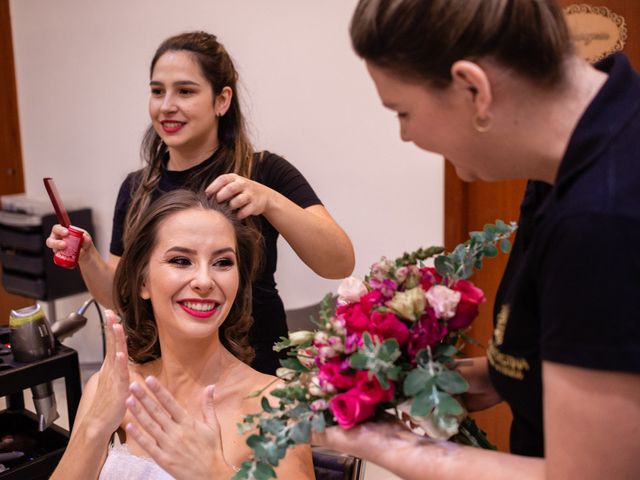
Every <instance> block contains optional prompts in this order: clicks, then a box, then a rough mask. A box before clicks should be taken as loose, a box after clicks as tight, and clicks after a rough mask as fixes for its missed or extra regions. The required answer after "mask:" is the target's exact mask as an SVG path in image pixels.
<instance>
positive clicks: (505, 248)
mask: <svg viewBox="0 0 640 480" xmlns="http://www.w3.org/2000/svg"><path fill="white" fill-rule="evenodd" d="M500 250H502V252H503V253H509V252H510V251H511V242H510V241H509V239H508V238H503V239H502V240H500Z"/></svg>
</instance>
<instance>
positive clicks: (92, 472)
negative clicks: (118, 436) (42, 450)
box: [50, 419, 111, 480]
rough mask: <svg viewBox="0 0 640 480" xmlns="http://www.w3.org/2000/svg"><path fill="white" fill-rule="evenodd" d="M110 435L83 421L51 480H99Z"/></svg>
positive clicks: (72, 437)
mask: <svg viewBox="0 0 640 480" xmlns="http://www.w3.org/2000/svg"><path fill="white" fill-rule="evenodd" d="M87 420H88V419H87ZM110 435H111V434H110V433H108V432H105V431H104V429H102V430H101V429H99V428H97V427H95V426H93V425H91V422H90V421H82V422H81V424H80V425H78V429H77V430H76V431H74V433H73V435H72V436H71V439H70V440H69V444H68V445H67V448H66V450H65V452H64V455H63V456H62V459H60V463H58V466H57V467H56V469H55V471H54V472H53V475H52V476H51V477H50V480H68V479H70V478H82V479H87V480H89V479H97V478H98V476H99V475H100V471H101V470H102V466H103V464H104V460H105V458H106V455H107V447H108V444H109V438H110Z"/></svg>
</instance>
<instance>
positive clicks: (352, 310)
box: [336, 303, 370, 333]
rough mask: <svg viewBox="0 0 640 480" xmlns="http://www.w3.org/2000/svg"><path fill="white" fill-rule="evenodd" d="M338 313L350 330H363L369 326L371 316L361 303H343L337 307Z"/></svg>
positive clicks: (351, 331)
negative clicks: (363, 309)
mask: <svg viewBox="0 0 640 480" xmlns="http://www.w3.org/2000/svg"><path fill="white" fill-rule="evenodd" d="M336 313H337V315H338V316H339V317H340V318H342V319H343V320H344V324H345V327H346V329H347V331H348V332H350V333H353V332H363V331H365V330H366V329H367V328H368V327H369V323H370V322H369V317H368V316H367V315H366V314H365V313H364V312H363V311H362V306H361V305H360V304H359V303H350V304H348V305H342V306H340V307H338V308H337V309H336Z"/></svg>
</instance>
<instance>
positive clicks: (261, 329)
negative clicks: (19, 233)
mask: <svg viewBox="0 0 640 480" xmlns="http://www.w3.org/2000/svg"><path fill="white" fill-rule="evenodd" d="M237 83H238V73H237V71H236V69H235V66H234V64H233V61H232V60H231V57H230V56H229V54H228V53H227V51H226V49H225V48H224V46H223V45H222V44H221V43H220V42H219V41H218V40H217V38H216V37H215V36H214V35H211V34H209V33H206V32H190V33H184V34H181V35H176V36H174V37H171V38H168V39H167V40H165V41H164V42H163V43H162V44H161V45H160V46H159V47H158V50H157V51H156V53H155V55H154V57H153V60H152V61H151V69H150V83H149V85H150V96H149V115H150V117H151V126H150V127H149V129H148V130H147V132H146V134H145V136H144V140H143V142H142V156H143V159H144V162H145V166H144V168H142V169H141V170H138V171H136V172H133V173H131V174H129V176H128V177H127V178H126V180H125V181H124V182H123V184H122V186H121V187H120V192H119V194H118V199H117V201H116V207H115V213H114V219H113V229H112V237H111V246H110V255H109V259H108V261H106V262H105V260H104V259H103V258H102V257H101V255H100V253H99V252H98V251H97V249H96V248H95V246H94V245H93V243H92V241H91V238H90V237H89V235H87V234H85V238H84V243H83V247H82V251H81V253H80V259H79V265H80V270H81V271H82V275H83V278H84V280H85V282H86V284H87V287H88V288H89V291H90V292H91V294H92V295H93V296H94V297H95V298H96V299H97V300H98V301H99V302H100V303H101V304H102V305H104V306H106V307H111V306H113V299H112V291H111V284H112V279H113V273H114V271H115V268H116V266H117V264H118V261H119V259H120V257H121V256H122V255H123V253H124V242H125V239H126V236H127V233H128V231H129V230H130V226H131V225H132V224H134V223H135V222H136V221H137V220H138V219H139V217H140V216H141V215H142V214H143V212H144V211H145V208H146V207H147V206H148V205H149V204H150V203H151V202H152V201H153V200H155V199H156V198H158V197H160V196H161V195H162V194H164V193H166V192H168V191H171V190H174V189H176V188H189V189H192V190H194V191H203V190H206V192H207V193H208V194H209V195H213V196H215V197H216V199H217V200H218V201H220V202H228V203H229V205H230V206H231V207H232V208H233V209H234V210H235V211H236V213H237V215H238V217H239V218H240V219H244V218H247V219H249V220H252V221H253V223H255V225H256V226H257V228H258V229H259V230H260V231H261V233H262V236H263V238H264V261H263V265H262V268H261V270H260V273H259V275H258V277H257V278H256V281H255V282H256V283H255V285H254V288H253V292H254V293H253V317H254V320H255V323H254V327H253V329H252V330H251V334H250V341H251V344H252V346H253V347H254V348H255V350H256V359H255V361H254V366H255V367H256V368H257V369H259V370H260V371H263V372H268V373H274V372H275V370H276V368H277V367H278V366H279V363H278V357H277V356H276V354H275V353H274V352H273V348H272V347H273V344H274V342H276V341H278V339H279V338H280V337H281V336H286V334H287V325H286V319H285V312H284V306H283V304H282V300H281V299H280V296H279V295H278V291H277V288H276V282H275V279H274V273H275V271H276V263H277V239H278V236H279V235H280V234H282V236H283V237H284V238H285V239H286V240H287V242H288V243H289V244H290V245H291V246H292V248H293V250H294V251H295V252H296V253H297V255H298V256H299V257H300V258H301V259H302V261H304V262H305V263H306V264H307V265H308V266H309V267H310V268H311V269H312V270H313V271H314V272H315V273H317V274H318V275H320V276H323V277H326V278H342V277H345V276H348V275H349V274H350V273H351V271H352V270H353V267H354V262H355V260H354V254H353V247H352V245H351V242H350V240H349V238H348V237H347V235H346V234H345V233H344V231H343V230H342V229H341V228H340V227H339V226H338V224H337V223H336V222H335V221H334V220H333V219H332V218H331V215H330V214H329V212H328V211H327V209H326V208H325V207H324V206H323V205H322V204H321V202H320V199H319V198H318V197H317V195H316V194H315V192H314V191H313V189H312V188H311V186H310V185H309V183H308V182H307V181H306V179H305V178H304V177H303V176H302V174H301V173H300V172H299V171H298V170H297V169H296V168H295V167H294V166H293V165H291V164H290V163H289V162H287V161H286V160H285V159H283V158H282V157H280V156H278V155H276V154H273V153H271V152H267V151H265V152H260V153H256V152H254V151H253V148H252V146H251V143H250V142H249V139H248V137H247V133H246V130H245V120H244V117H243V115H242V111H241V105H240V99H239V96H238V87H237ZM67 234H68V232H67V230H66V229H65V228H64V227H62V226H60V225H56V226H54V228H53V230H52V234H51V236H50V237H49V238H48V239H47V245H48V246H49V247H50V248H52V249H53V250H54V251H58V250H61V249H64V248H65V246H66V242H65V240H64V238H65V237H66V235H67Z"/></svg>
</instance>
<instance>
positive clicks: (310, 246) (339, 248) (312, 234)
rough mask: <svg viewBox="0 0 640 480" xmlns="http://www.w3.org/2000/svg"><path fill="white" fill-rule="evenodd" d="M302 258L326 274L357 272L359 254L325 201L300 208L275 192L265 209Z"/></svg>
mask: <svg viewBox="0 0 640 480" xmlns="http://www.w3.org/2000/svg"><path fill="white" fill-rule="evenodd" d="M264 216H265V217H266V218H267V220H269V223H271V224H272V225H273V226H274V227H275V228H276V230H278V231H279V232H280V234H281V235H282V236H283V237H284V239H285V240H286V241H287V242H288V243H289V245H291V248H293V250H294V251H295V252H296V254H297V255H298V256H299V257H300V259H301V260H302V261H303V262H304V263H305V264H307V265H308V266H309V268H311V269H312V270H313V271H314V272H316V273H317V274H318V275H320V276H321V277H324V278H344V277H347V276H349V275H350V274H351V272H353V268H354V266H355V255H354V252H353V245H352V244H351V240H349V237H348V236H347V234H346V233H345V232H344V230H342V228H340V226H339V225H338V224H337V223H336V222H335V220H333V218H332V217H331V215H330V214H329V212H328V211H327V210H326V209H325V208H324V207H323V206H322V205H313V206H311V207H308V208H306V209H304V208H300V207H299V206H298V205H296V204H295V203H293V202H292V201H291V200H289V199H288V198H286V197H284V196H283V195H281V194H279V193H277V192H274V195H273V196H272V198H271V199H270V201H269V206H268V208H267V209H266V210H265V212H264Z"/></svg>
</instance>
